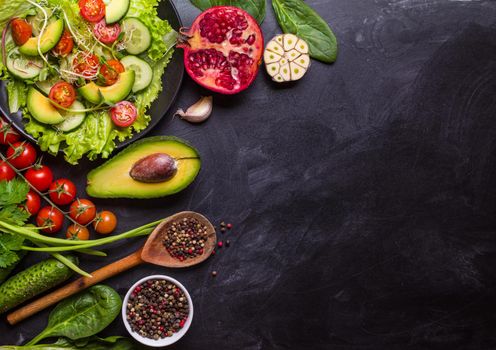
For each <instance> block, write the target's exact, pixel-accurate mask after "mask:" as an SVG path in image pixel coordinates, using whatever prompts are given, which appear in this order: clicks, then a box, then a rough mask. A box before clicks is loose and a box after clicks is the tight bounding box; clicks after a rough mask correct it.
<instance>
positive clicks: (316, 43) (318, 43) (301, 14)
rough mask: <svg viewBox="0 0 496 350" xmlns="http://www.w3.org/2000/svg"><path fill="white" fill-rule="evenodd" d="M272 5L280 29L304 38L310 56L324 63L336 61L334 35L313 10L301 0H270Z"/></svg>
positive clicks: (336, 45) (336, 46)
mask: <svg viewBox="0 0 496 350" xmlns="http://www.w3.org/2000/svg"><path fill="white" fill-rule="evenodd" d="M272 7H273V8H274V12H275V14H276V17H277V21H278V22H279V25H280V26H281V28H282V30H283V31H284V32H285V33H291V34H294V35H296V36H298V37H300V38H302V39H304V40H305V41H306V42H307V43H308V46H309V48H310V56H311V57H313V58H315V59H317V60H319V61H322V62H326V63H332V62H334V61H336V57H337V54H338V44H337V40H336V37H335V36H334V33H333V32H332V30H331V28H330V27H329V25H328V24H327V22H326V21H324V20H323V19H322V17H320V16H319V14H318V13H317V12H315V10H313V9H312V8H311V7H310V6H308V5H307V4H306V3H305V2H303V1H302V0H272Z"/></svg>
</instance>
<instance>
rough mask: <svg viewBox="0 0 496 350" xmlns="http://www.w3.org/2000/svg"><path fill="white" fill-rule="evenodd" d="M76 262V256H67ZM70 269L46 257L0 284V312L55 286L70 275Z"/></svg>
mask: <svg viewBox="0 0 496 350" xmlns="http://www.w3.org/2000/svg"><path fill="white" fill-rule="evenodd" d="M67 258H68V259H69V260H71V261H72V262H73V263H75V264H77V263H78V260H77V258H75V257H73V256H67ZM72 273H73V272H72V270H71V269H69V268H68V267H67V266H65V265H64V264H62V263H61V262H60V261H58V260H56V259H53V258H51V259H47V260H44V261H42V262H39V263H38V264H35V265H33V266H31V267H29V268H27V269H26V270H24V271H21V272H19V273H18V274H17V275H14V276H12V277H11V278H9V279H8V280H7V281H5V283H3V284H2V285H0V313H3V312H5V311H8V310H10V309H12V308H13V307H16V306H17V305H19V304H21V303H23V302H25V301H26V300H29V299H31V298H32V297H34V296H36V295H38V294H41V293H43V292H44V291H47V290H48V289H50V288H52V287H55V286H56V285H58V284H60V283H62V282H64V281H65V280H67V279H68V278H69V277H71V275H72Z"/></svg>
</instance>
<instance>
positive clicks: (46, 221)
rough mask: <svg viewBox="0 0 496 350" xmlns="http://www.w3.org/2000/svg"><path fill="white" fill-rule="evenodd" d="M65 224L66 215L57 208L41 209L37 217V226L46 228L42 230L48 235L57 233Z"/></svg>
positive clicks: (47, 207)
mask: <svg viewBox="0 0 496 350" xmlns="http://www.w3.org/2000/svg"><path fill="white" fill-rule="evenodd" d="M63 223H64V214H62V212H61V211H60V210H58V209H57V208H54V207H51V206H46V207H43V208H41V210H40V211H39V212H38V216H36V225H37V226H38V227H45V228H44V229H42V231H43V232H46V233H55V232H57V231H60V229H61V228H62V224H63Z"/></svg>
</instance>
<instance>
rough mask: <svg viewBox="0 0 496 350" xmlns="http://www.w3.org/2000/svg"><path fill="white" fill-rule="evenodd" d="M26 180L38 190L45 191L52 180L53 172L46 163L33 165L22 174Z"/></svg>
mask: <svg viewBox="0 0 496 350" xmlns="http://www.w3.org/2000/svg"><path fill="white" fill-rule="evenodd" d="M24 176H25V177H26V180H28V182H29V183H30V184H31V185H32V186H33V187H34V188H36V189H37V190H38V191H40V192H45V191H46V190H48V188H49V187H50V184H51V183H52V181H53V174H52V171H51V170H50V168H49V167H47V166H46V165H35V166H34V167H32V168H29V169H28V171H26V174H24Z"/></svg>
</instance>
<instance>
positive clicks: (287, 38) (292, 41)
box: [283, 34, 299, 51]
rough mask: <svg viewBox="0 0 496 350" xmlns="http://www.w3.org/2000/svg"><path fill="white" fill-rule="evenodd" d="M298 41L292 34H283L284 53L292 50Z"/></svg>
mask: <svg viewBox="0 0 496 350" xmlns="http://www.w3.org/2000/svg"><path fill="white" fill-rule="evenodd" d="M298 41H299V38H298V37H297V36H296V35H294V34H284V37H283V42H284V44H283V48H284V51H290V50H292V49H293V48H294V47H295V46H296V43H297V42H298Z"/></svg>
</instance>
